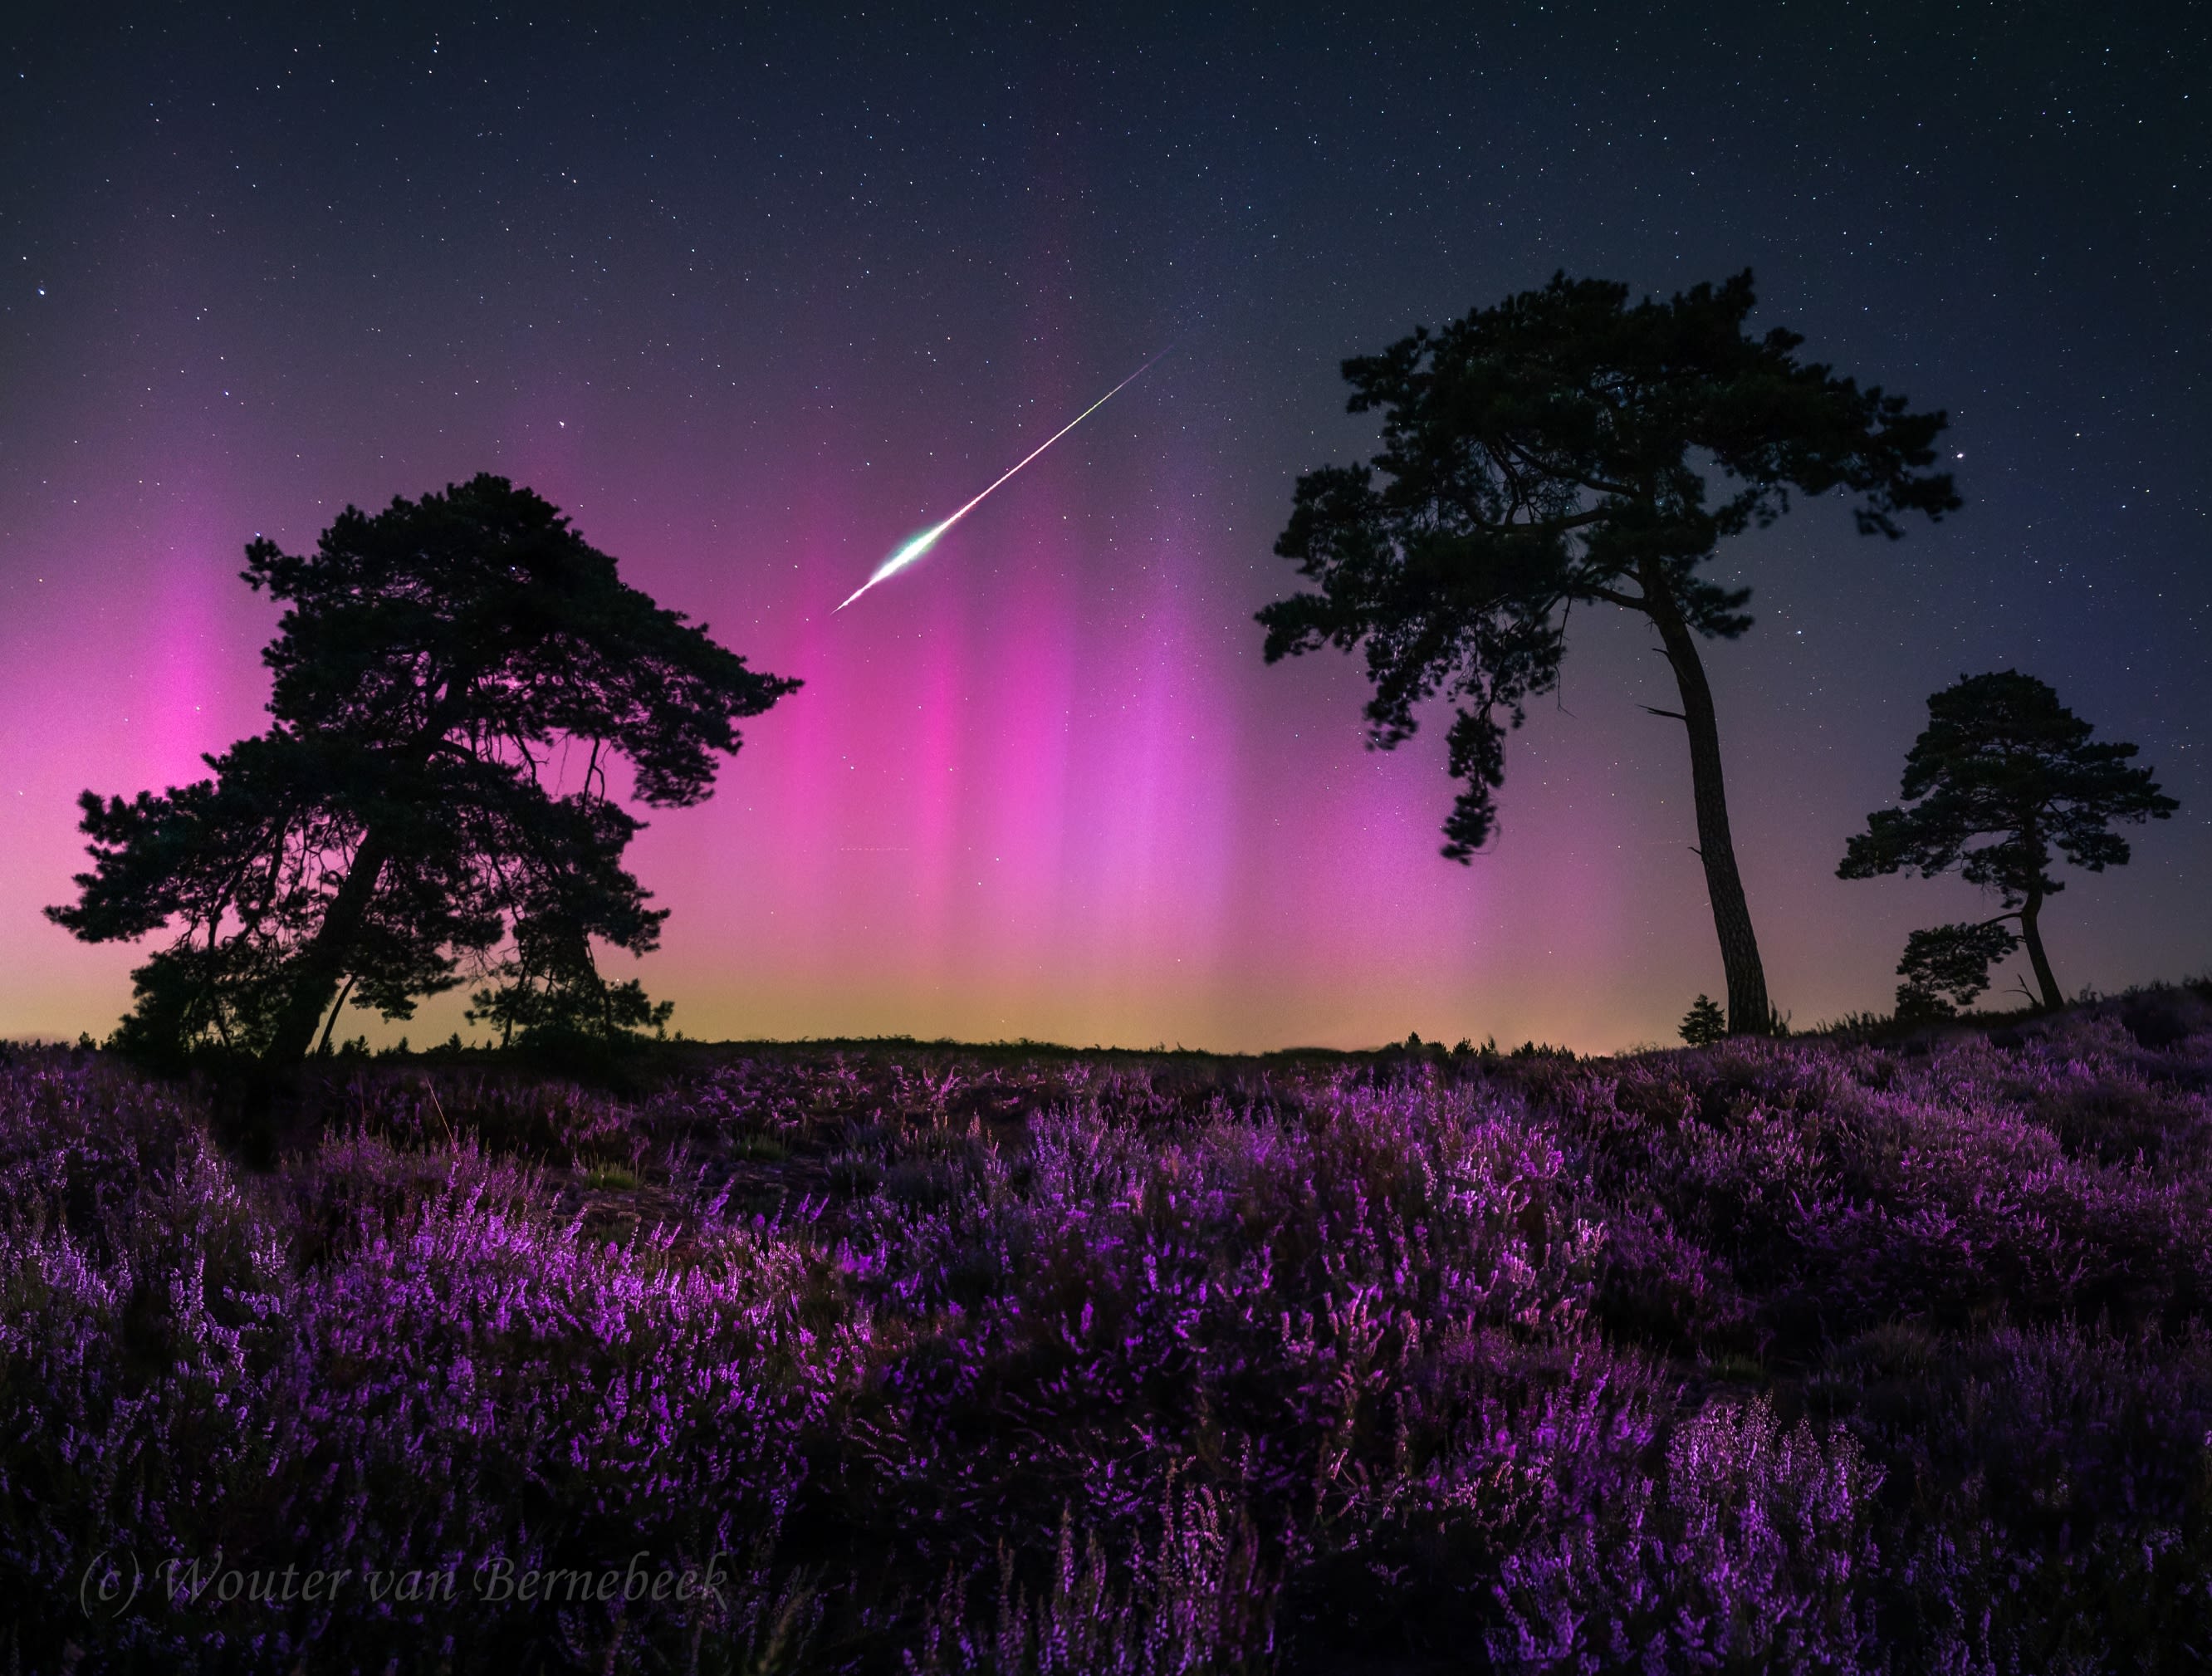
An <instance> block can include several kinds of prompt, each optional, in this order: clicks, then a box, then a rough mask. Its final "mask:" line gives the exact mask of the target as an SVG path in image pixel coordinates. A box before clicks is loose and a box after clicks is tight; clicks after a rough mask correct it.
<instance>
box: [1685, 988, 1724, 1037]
mask: <svg viewBox="0 0 2212 1676" xmlns="http://www.w3.org/2000/svg"><path fill="white" fill-rule="evenodd" d="M1727 1036H1728V1015H1727V1014H1726V1013H1723V1011H1721V1009H1720V1003H1718V1002H1717V1001H1715V1000H1714V999H1713V998H1712V997H1711V996H1704V995H1701V996H1699V997H1698V998H1697V999H1696V1000H1695V1001H1693V1002H1692V1003H1690V1010H1689V1011H1688V1012H1687V1013H1685V1014H1684V1015H1682V1039H1683V1040H1684V1041H1686V1042H1687V1043H1689V1045H1691V1046H1692V1047H1711V1045H1713V1044H1714V1043H1715V1042H1717V1041H1722V1040H1724V1039H1726V1038H1727Z"/></svg>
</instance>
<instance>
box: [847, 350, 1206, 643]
mask: <svg viewBox="0 0 2212 1676" xmlns="http://www.w3.org/2000/svg"><path fill="white" fill-rule="evenodd" d="M1166 353H1167V350H1161V351H1160V354H1159V355H1155V356H1154V357H1152V360H1151V361H1147V362H1146V363H1145V364H1144V365H1143V366H1141V367H1139V368H1138V369H1137V370H1136V371H1134V372H1133V373H1131V374H1130V375H1128V377H1127V378H1125V379H1123V380H1122V381H1121V382H1120V383H1119V384H1116V385H1115V387H1113V388H1112V389H1110V390H1109V391H1108V392H1107V393H1105V394H1104V395H1103V396H1101V397H1099V398H1098V399H1097V401H1094V402H1092V403H1091V405H1090V406H1088V407H1086V408H1085V409H1084V410H1083V411H1081V412H1080V413H1078V414H1077V415H1076V416H1075V417H1073V418H1072V419H1070V420H1069V421H1068V422H1067V423H1066V424H1064V425H1062V426H1061V427H1060V429H1059V430H1055V431H1054V432H1053V434H1052V435H1051V436H1048V437H1046V438H1045V439H1044V441H1043V442H1040V443H1038V444H1037V445H1036V447H1035V448H1031V449H1030V451H1029V452H1028V453H1027V454H1024V455H1023V456H1022V457H1021V458H1020V459H1019V460H1016V461H1015V462H1014V463H1013V464H1012V466H1009V467H1007V469H1006V471H1005V472H1003V473H1002V474H1001V475H1000V477H999V478H997V479H996V480H995V481H994V482H993V484H992V485H991V486H990V488H989V489H986V490H984V491H983V493H982V494H981V495H978V496H976V497H975V499H974V500H972V501H970V502H969V503H968V504H967V505H965V506H963V507H962V508H961V509H959V510H958V511H957V512H956V513H954V514H953V515H951V517H950V518H947V519H946V520H945V521H944V522H943V523H941V524H932V525H931V526H930V527H928V528H927V529H926V530H924V531H922V533H921V534H919V535H917V536H915V537H914V538H913V539H911V540H909V541H908V542H907V544H906V545H904V546H902V547H901V548H900V549H899V550H898V551H897V552H895V553H893V554H892V555H891V556H890V558H887V559H885V560H884V562H883V563H882V564H878V566H876V573H875V575H873V576H870V577H869V578H868V579H867V580H866V582H862V583H861V584H860V586H859V587H858V588H854V590H853V592H852V594H851V595H850V597H848V598H847V599H846V600H843V601H842V603H841V604H840V605H839V606H837V610H838V611H842V610H844V608H845V606H848V605H850V604H852V603H853V601H854V600H857V599H859V598H860V595H861V594H865V593H866V592H867V591H868V590H869V589H870V588H873V587H874V586H875V585H876V584H877V583H878V582H882V581H884V579H885V578H887V577H890V576H896V575H897V574H898V573H899V572H900V571H902V570H905V569H906V567H907V566H908V565H909V564H913V563H914V562H915V560H916V559H917V558H921V556H922V555H923V554H924V553H926V552H928V551H929V550H930V549H931V548H932V547H933V546H935V545H937V538H938V537H939V536H940V535H942V534H944V533H945V531H947V530H949V529H951V527H953V525H955V524H957V523H958V522H959V521H961V520H962V519H963V518H965V517H966V516H967V515H969V513H971V512H973V511H974V510H975V509H976V508H977V507H979V506H981V504H982V503H983V500H984V497H985V496H987V495H988V494H990V492H991V490H992V489H996V488H997V487H998V486H999V485H1000V484H1001V483H1004V482H1005V481H1006V478H1010V477H1012V476H1013V474H1014V473H1015V472H1018V471H1020V470H1021V468H1022V467H1023V466H1026V465H1028V464H1029V463H1030V460H1035V459H1036V457H1037V456H1038V455H1039V454H1042V453H1043V452H1044V451H1045V450H1046V449H1047V448H1050V447H1051V446H1052V445H1053V444H1054V442H1058V441H1060V438H1061V437H1063V436H1066V435H1067V433H1068V432H1069V431H1071V430H1074V429H1075V428H1076V426H1078V425H1079V424H1082V423H1083V422H1084V421H1085V419H1087V418H1089V417H1091V415H1092V414H1093V413H1096V412H1097V411H1098V410H1099V409H1100V408H1102V407H1103V406H1105V405H1106V404H1107V403H1108V402H1109V401H1111V400H1113V399H1114V398H1115V397H1116V396H1118V395H1120V394H1121V392H1122V391H1124V390H1126V389H1127V388H1128V387H1129V386H1131V385H1132V384H1134V383H1135V382H1136V381H1138V380H1139V378H1142V377H1143V376H1144V375H1146V373H1147V372H1149V371H1151V370H1152V365H1153V363H1154V362H1157V361H1158V359H1159V358H1160V355H1165V354H1166ZM832 614H833V615H834V614H835V613H832Z"/></svg>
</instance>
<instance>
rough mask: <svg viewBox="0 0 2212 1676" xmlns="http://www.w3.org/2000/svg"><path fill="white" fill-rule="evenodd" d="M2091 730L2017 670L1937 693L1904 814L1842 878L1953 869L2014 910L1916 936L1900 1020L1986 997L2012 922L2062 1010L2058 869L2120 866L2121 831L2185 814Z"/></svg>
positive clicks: (1882, 820) (1853, 848) (1874, 817)
mask: <svg viewBox="0 0 2212 1676" xmlns="http://www.w3.org/2000/svg"><path fill="white" fill-rule="evenodd" d="M2094 731H2095V728H2094V727H2093V724H2092V723H2090V722H2085V721H2083V720H2082V719H2081V717H2079V716H2075V714H2074V712H2073V711H2072V710H2069V709H2067V708H2066V707H2065V706H2064V705H2063V704H2060V703H2059V702H2058V695H2057V692H2054V691H2053V690H2052V689H2051V687H2050V686H2046V685H2045V683H2043V682H2042V681H2039V680H2037V679H2036V678H2035V677H2034V676H2033V675H2023V674H2021V673H2019V672H2018V671H2017V670H2013V669H2007V670H2004V671H2002V673H1996V674H1988V675H1972V676H1961V677H1960V679H1959V680H1957V681H1955V682H1954V683H1953V684H1952V685H1951V686H1948V687H1945V688H1944V689H1943V690H1942V692H1937V693H1934V694H1932V695H1930V697H1929V700H1928V726H1927V727H1926V728H1924V729H1923V731H1922V733H1921V734H1920V737H1919V738H1918V739H1917V740H1914V741H1913V744H1912V749H1911V752H1910V753H1908V754H1907V755H1906V757H1905V777H1904V783H1903V784H1902V786H1901V787H1900V789H1899V795H1900V796H1901V797H1902V799H1903V800H1904V801H1905V804H1906V805H1907V807H1905V808H1891V809H1877V810H1875V812H1874V813H1873V814H1870V815H1869V816H1868V817H1867V829H1866V831H1864V832H1860V833H1858V834H1857V835H1855V836H1854V837H1853V838H1850V841H1849V842H1848V843H1847V844H1845V846H1844V859H1843V862H1842V863H1841V865H1839V866H1838V868H1837V869H1836V873H1837V875H1838V877H1839V878H1844V879H1870V878H1873V877H1875V875H1878V874H1887V873H1900V872H1905V873H1910V872H1915V871H1917V872H1918V873H1919V874H1920V875H1922V876H1923V878H1931V879H1932V878H1934V877H1936V875H1939V874H1943V873H1948V872H1953V871H1955V872H1957V873H1958V875H1960V877H1961V878H1962V879H1964V880H1966V882H1967V883H1968V884H1972V885H1979V886H1981V887H1983V888H1984V889H1985V890H1993V891H1995V892H1996V893H1997V895H1998V898H1999V899H2000V901H2001V902H2002V905H2003V908H2004V911H2003V912H2002V913H2001V914H1998V915H1996V916H1994V917H1991V918H1990V919H1988V920H1984V921H1981V922H1978V923H1962V924H1956V925H1944V926H1937V927H1934V928H1932V929H1929V930H1925V931H1916V932H1914V933H1913V934H1912V940H1911V942H1909V943H1908V944H1907V946H1906V950H1905V960H1904V961H1903V962H1902V963H1900V964H1899V967H1898V972H1899V975H1900V976H1902V977H1904V978H1905V984H1903V985H1901V986H1899V990H1898V1005H1899V1011H1900V1012H1906V1011H1919V1012H1929V1011H1936V1010H1941V1009H1940V1008H1939V1007H1938V1006H1936V1004H1934V1003H1938V1002H1955V1003H1958V1004H1960V1005H1964V1004H1965V1003H1967V1002H1969V1001H1971V1000H1972V998H1973V997H1974V996H1977V995H1978V994H1979V993H1980V992H1981V991H1982V990H1983V989H1984V988H1985V987H1986V986H1987V981H1988V979H1987V972H1988V968H1989V966H1990V965H1991V964H1992V963H1993V962H1994V961H1996V960H2002V958H2003V957H2004V956H2005V955H2006V954H2010V953H2011V952H2012V949H2013V948H2014V946H2015V940H2014V934H2013V933H2012V932H2011V931H2010V930H2008V929H2006V926H2005V923H2004V922H2006V921H2008V920H2009V921H2014V922H2016V923H2018V925H2019V928H2020V929H2019V934H2018V935H2019V941H2021V942H2025V943H2026V944H2027V953H2028V960H2029V964H2030V965H2031V966H2033V968H2034V971H2035V979H2036V985H2037V989H2038V990H2039V998H2040V1001H2041V1004H2042V1005H2043V1006H2045V1008H2053V1007H2057V1006H2059V1005H2060V1004H2062V1003H2063V1000H2064V996H2063V992H2062V991H2061V990H2060V989H2059V987H2058V980H2057V978H2056V977H2055V976H2054V975H2053V973H2052V972H2051V961H2050V958H2049V956H2048V955H2047V954H2046V953H2045V949H2044V946H2043V936H2042V930H2041V927H2040V916H2041V913H2042V909H2043V904H2044V903H2045V900H2046V899H2049V898H2051V897H2052V896H2055V895H2057V893H2059V892H2060V891H2062V890H2063V889H2064V888H2065V884H2064V881H2062V880H2059V879H2057V878H2055V877H2053V876H2052V873H2051V868H2052V867H2053V866H2054V865H2055V864H2056V858H2057V857H2060V856H2063V858H2064V859H2065V860H2066V861H2068V862H2071V863H2072V864H2073V865H2075V867H2078V868H2082V869H2084V870H2085V871H2087V872H2090V873H2101V872H2103V871H2104V870H2105V869H2106V868H2108V867H2120V866H2124V865H2125V864H2126V862H2127V861H2128V858H2129V856H2130V850H2129V846H2128V842H2127V840H2126V839H2125V838H2122V837H2121V836H2120V835H2119V834H2118V832H2114V831H2113V830H2112V826H2113V825H2114V823H2116V822H2122V821H2124V822H2128V823H2131V824H2138V825H2139V824H2140V823H2142V821H2145V820H2166V818H2167V817H2168V816H2170V815H2172V813H2173V812H2174V811H2175V810H2176V809H2177V808H2180V807H2181V806H2180V805H2179V803H2177V802H2176V801H2174V800H2173V799H2172V798H2171V797H2168V796H2166V795H2164V794H2163V793H2162V792H2160V789H2159V788H2158V784H2157V782H2156V781H2154V779H2153V778H2152V777H2151V773H2150V771H2149V770H2148V769H2147V768H2133V767H2130V766H2129V763H2130V760H2131V759H2133V758H2134V757H2135V756H2136V755H2137V754H2138V753H2137V748H2136V747H2135V746H2133V745H2130V744H2127V743H2125V742H2124V741H2122V740H2092V739H2091V738H2090V734H2092V733H2093V732H2094Z"/></svg>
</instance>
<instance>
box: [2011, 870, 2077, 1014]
mask: <svg viewBox="0 0 2212 1676" xmlns="http://www.w3.org/2000/svg"><path fill="white" fill-rule="evenodd" d="M2042 911H2043V893H2042V892H2041V891H2039V890H2031V891H2030V892H2028V893H2027V900H2026V901H2025V902H2023V903H2021V907H2020V940H2021V942H2024V943H2026V944H2027V963H2028V964H2029V965H2030V966H2033V967H2034V968H2035V985H2036V987H2037V988H2038V989H2039V990H2042V991H2043V1010H2044V1011H2045V1012H2046V1013H2055V1012H2057V1010H2058V1009H2060V1008H2061V1007H2063V1006H2064V1005H2065V1004H2066V997H2065V996H2063V995H2062V994H2061V993H2059V989H2058V980H2057V978H2055V977H2053V976H2052V975H2051V957H2050V956H2049V955H2047V954H2045V953H2044V952H2043V933H2042V932H2041V931H2039V930H2038V929H2036V924H2035V918H2036V916H2037V915H2038V914H2039V913H2041V912H2042Z"/></svg>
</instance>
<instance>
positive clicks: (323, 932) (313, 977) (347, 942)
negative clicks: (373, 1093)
mask: <svg viewBox="0 0 2212 1676" xmlns="http://www.w3.org/2000/svg"><path fill="white" fill-rule="evenodd" d="M385 859H386V856H385V845H384V844H383V843H382V842H381V841H380V839H379V838H378V837H377V835H376V833H375V832H374V830H372V831H370V832H368V833H367V834H365V835H364V836H363V837H362V841H361V846H360V848H358V849H356V850H355V851H354V852H353V865H352V866H351V867H349V868H347V869H346V876H345V882H344V883H343V884H342V885H340V886H339V887H338V892H337V895H336V896H334V897H332V898H331V905H330V911H328V912H327V913H325V915H324V916H323V923H322V924H321V925H319V926H318V927H317V928H316V930H315V935H314V936H313V939H312V940H310V941H309V942H308V944H307V948H305V949H303V950H301V954H300V965H299V970H298V972H297V974H296V975H295V978H293V980H292V993H291V995H290V996H289V997H288V998H287V1000H286V1001H285V1003H284V1011H283V1014H282V1015H280V1016H279V1017H278V1019H277V1021H276V1033H275V1034H274V1035H272V1036H271V1037H270V1040H269V1053H268V1059H269V1063H270V1064H272V1065H296V1064H298V1063H301V1061H302V1060H304V1059H305V1058H306V1057H307V1052H308V1050H309V1049H310V1048H312V1047H313V1045H314V1042H315V1028H316V1027H317V1026H318V1025H319V1024H321V1023H322V1021H323V1015H324V1014H325V1012H327V1011H329V1010H330V1006H331V1000H332V998H333V997H334V996H336V995H337V990H338V984H339V983H340V982H341V981H343V978H345V975H346V965H347V962H348V961H349V960H351V959H352V958H353V951H354V944H355V943H356V942H357V941H358V940H359V939H360V936H361V928H362V922H363V921H364V920H366V919H367V918H368V909H369V904H370V903H371V902H373V901H374V900H375V898H376V885H377V881H378V880H379V879H380V878H381V877H382V876H383V873H384V862H385Z"/></svg>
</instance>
